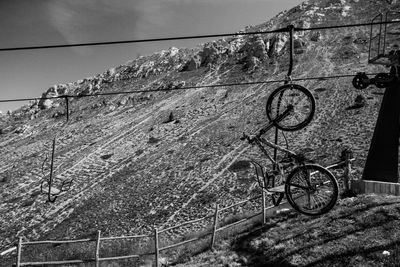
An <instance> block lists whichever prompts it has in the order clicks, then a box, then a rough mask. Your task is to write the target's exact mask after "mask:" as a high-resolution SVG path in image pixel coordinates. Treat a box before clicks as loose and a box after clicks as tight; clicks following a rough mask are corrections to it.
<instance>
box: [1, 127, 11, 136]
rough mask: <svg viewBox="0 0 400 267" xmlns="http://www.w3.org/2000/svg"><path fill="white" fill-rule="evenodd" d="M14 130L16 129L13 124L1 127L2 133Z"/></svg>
mask: <svg viewBox="0 0 400 267" xmlns="http://www.w3.org/2000/svg"><path fill="white" fill-rule="evenodd" d="M13 130H14V128H13V127H12V126H8V127H5V128H2V129H0V134H8V133H10V132H12V131H13Z"/></svg>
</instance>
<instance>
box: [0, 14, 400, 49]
mask: <svg viewBox="0 0 400 267" xmlns="http://www.w3.org/2000/svg"><path fill="white" fill-rule="evenodd" d="M394 23H400V21H384V22H374V23H371V22H370V23H358V24H357V23H355V24H344V25H335V26H320V27H310V28H295V29H294V31H313V30H326V29H338V28H349V27H362V26H371V25H382V24H394ZM288 31H289V29H288V28H287V27H285V28H280V29H277V30H270V31H258V32H237V33H222V34H208V35H192V36H180V37H165V38H150V39H137V40H124V41H110V42H91V43H78V44H61V45H44V46H22V47H7V48H0V52H1V51H17V50H34V49H50V48H65V47H79V46H98V45H115V44H128V43H145V42H161V41H172V40H188V39H203V38H215V37H227V36H239V35H255V34H268V33H280V32H288Z"/></svg>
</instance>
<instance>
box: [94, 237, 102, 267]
mask: <svg viewBox="0 0 400 267" xmlns="http://www.w3.org/2000/svg"><path fill="white" fill-rule="evenodd" d="M100 235H101V231H100V230H98V231H97V237H96V255H95V257H96V258H95V260H96V267H99V266H100V260H99V259H100Z"/></svg>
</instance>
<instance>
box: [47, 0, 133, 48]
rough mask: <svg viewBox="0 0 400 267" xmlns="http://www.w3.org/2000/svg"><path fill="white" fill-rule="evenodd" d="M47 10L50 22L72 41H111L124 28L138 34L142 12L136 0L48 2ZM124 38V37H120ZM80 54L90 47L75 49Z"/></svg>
mask: <svg viewBox="0 0 400 267" xmlns="http://www.w3.org/2000/svg"><path fill="white" fill-rule="evenodd" d="M47 11H48V17H49V19H50V23H51V24H52V26H53V27H54V28H55V29H56V30H57V31H58V32H59V33H60V34H61V35H62V36H63V37H64V39H65V41H66V42H67V43H69V44H73V43H82V42H92V41H93V40H95V41H100V40H103V41H108V39H109V38H110V36H116V35H118V31H121V34H122V35H123V31H124V28H128V27H129V28H130V32H131V36H132V35H133V34H134V33H135V30H136V24H137V21H138V19H139V12H138V11H137V10H136V8H135V6H134V4H133V1H126V0H120V1H113V2H112V3H110V1H105V0H103V1H100V0H80V1H79V2H77V1H71V0H70V1H49V2H47ZM120 39H121V38H120ZM73 49H74V51H76V52H78V53H86V52H88V48H82V47H79V48H73Z"/></svg>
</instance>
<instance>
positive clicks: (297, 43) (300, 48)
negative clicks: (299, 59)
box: [293, 39, 306, 54]
mask: <svg viewBox="0 0 400 267" xmlns="http://www.w3.org/2000/svg"><path fill="white" fill-rule="evenodd" d="M293 46H294V53H295V54H302V53H304V52H305V47H306V43H305V42H303V41H302V40H300V39H295V40H294V41H293Z"/></svg>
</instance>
